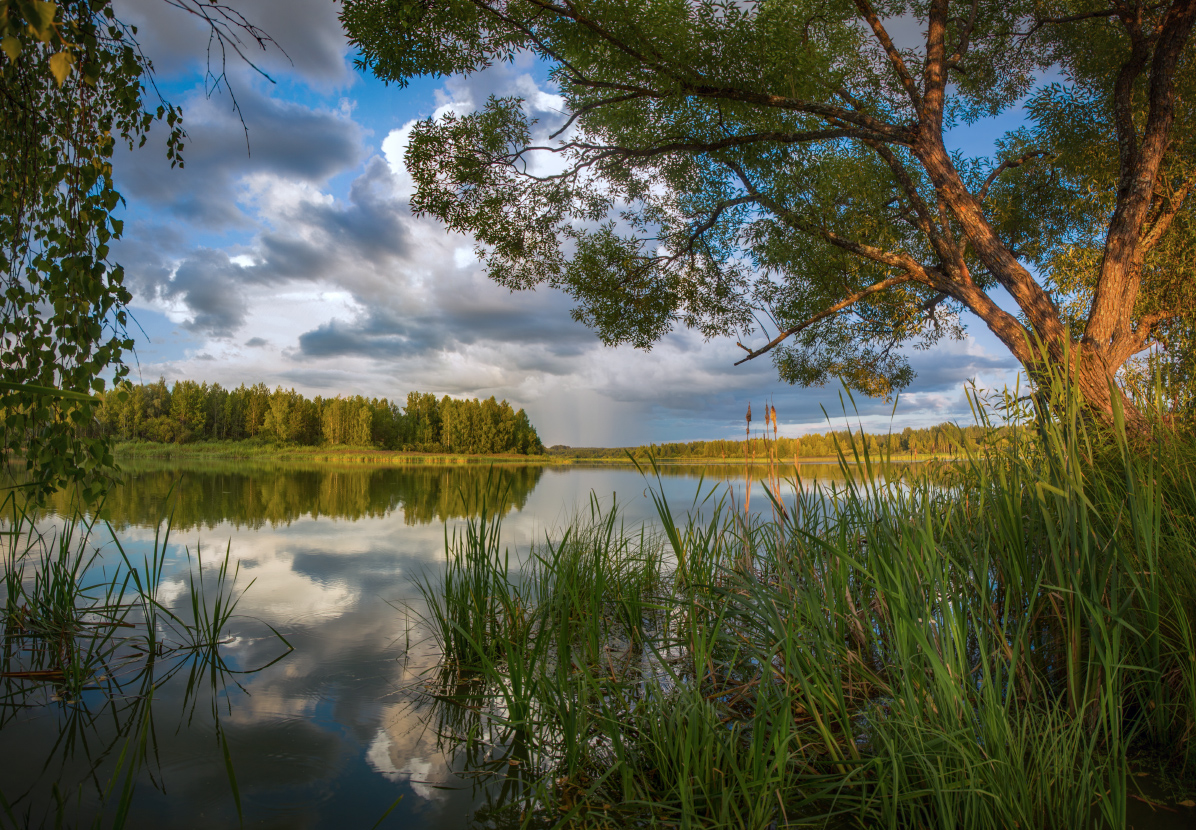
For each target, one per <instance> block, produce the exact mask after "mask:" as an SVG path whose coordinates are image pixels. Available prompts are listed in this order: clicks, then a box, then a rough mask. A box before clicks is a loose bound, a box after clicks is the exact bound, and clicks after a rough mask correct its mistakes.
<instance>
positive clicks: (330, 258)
mask: <svg viewBox="0 0 1196 830" xmlns="http://www.w3.org/2000/svg"><path fill="white" fill-rule="evenodd" d="M390 179H391V173H390V169H389V168H388V167H387V166H386V164H385V162H383V161H381V160H380V159H374V160H373V161H372V162H371V163H369V164H367V165H366V167H365V170H364V171H363V173H362V174H361V175H360V176H359V177H358V178H357V180H356V181H355V182H354V184H353V185H352V187H350V189H349V198H348V200H346V201H338V202H334V201H331V200H325V199H323V198H322V197H317V198H315V199H301V200H299V201H297V202H294V203H289V204H287V205H286V206H284V207H281V208H277V211H278V212H277V215H274V216H272V217H270V221H271V223H272V224H273V225H275V227H274V228H271V229H268V230H266V231H264V232H262V233H260V234H259V235H258V237H257V238H256V240H255V242H254V244H253V245H252V246H250V247H249V248H245V249H244V250H247V251H251V252H252V263H251V264H238V263H237V262H234V261H233V260H232V259H231V258H230V256H229V253H228V252H225V251H217V250H211V249H209V248H202V247H184V245H183V244H181V241H180V240H179V239H178V238H177V237H176V236H174V235H172V234H160V233H159V231H160V228H159V227H158V226H156V225H150V224H149V223H148V222H145V221H142V222H140V223H137V224H135V225H134V229H133V232H132V234H130V238H129V239H126V240H124V241H122V242H120V243H119V244H118V247H117V250H116V253H117V258H118V259H119V261H120V262H121V263H122V264H123V265H124V266H125V270H126V273H127V274H128V275H129V276H128V284H129V286H130V288H131V289H132V291H133V293H134V295H135V297H137V299H138V300H139V301H141V302H152V301H154V300H160V301H164V302H167V303H169V304H173V305H174V306H175V307H176V308H177V307H178V306H179V304H181V305H182V306H183V307H184V308H185V310H186V311H188V312H189V313H190V315H191V316H192V319H191V320H190V322H188V323H186V324H185V325H186V327H187V328H189V329H191V330H192V331H196V332H200V333H205V334H210V335H212V336H215V337H229V336H231V335H232V334H233V333H234V332H235V331H236V330H237V329H238V327H239V326H241V325H242V324H243V323H244V322H245V319H246V317H247V315H248V314H249V312H250V310H251V309H250V304H251V303H252V302H254V301H255V300H254V298H253V296H252V295H253V294H254V289H260V288H262V287H270V286H276V285H280V284H282V283H285V282H288V281H298V282H315V281H326V282H330V283H333V284H337V285H351V284H352V283H353V282H354V280H362V281H364V282H365V283H366V285H365V286H364V287H358V288H356V289H353V288H351V289H350V290H354V291H355V292H356V293H357V294H360V295H361V297H360V301H361V302H362V303H363V304H364V305H371V306H372V305H377V303H378V302H380V301H383V300H385V299H386V297H387V295H388V293H389V291H390V289H391V287H392V285H393V283H394V282H395V280H396V279H398V275H399V272H400V265H401V262H400V257H401V255H402V254H403V253H404V252H405V251H407V249H408V248H409V247H410V242H409V240H408V236H409V231H408V230H407V228H406V225H405V220H408V221H409V220H410V212H409V211H408V209H407V207H406V205H405V204H403V203H402V202H400V201H399V200H396V199H394V198H393V197H391V198H387V197H386V193H387V186H388V183H389V182H390ZM178 248H183V250H182V251H181V252H180V254H179V255H175V254H174V250H177V249H178ZM172 249H173V250H172ZM363 274H366V275H367V277H368V278H366V277H363V276H362V275H363ZM369 291H375V292H377V294H376V295H374V294H370V293H367V292H369ZM259 301H260V300H259Z"/></svg>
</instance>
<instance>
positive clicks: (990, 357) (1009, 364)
mask: <svg viewBox="0 0 1196 830" xmlns="http://www.w3.org/2000/svg"><path fill="white" fill-rule="evenodd" d="M910 365H911V366H913V368H914V371H915V372H917V373H918V377H917V379H916V380H915V381H914V383H913V384H912V385H911V390H912V391H917V392H939V391H943V390H946V389H957V388H958V387H959V385H960V384H961V383H963V382H965V381H968V380H971V379H972V378H974V377H976V376H978V375H992V374H995V373H1001V372H1005V373H1015V372H1017V370H1018V368H1019V367H1020V365H1021V364H1019V363H1018V362H1017V358H1015V357H1014V356H1013V355H1012V354H1011V353H1009V352H998V353H996V354H972V353H969V352H966V351H963V350H962V344H961V343H958V342H947V343H944V344H943V346H942V347H940V348H938V349H933V350H930V351H926V352H913V353H911V354H910Z"/></svg>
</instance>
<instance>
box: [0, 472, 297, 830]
mask: <svg viewBox="0 0 1196 830" xmlns="http://www.w3.org/2000/svg"><path fill="white" fill-rule="evenodd" d="M96 512H97V513H98V512H99V511H98V510H97V511H96ZM0 513H2V514H3V516H4V522H3V534H2V535H0V554H2V559H3V568H4V571H3V588H4V597H3V606H2V608H3V617H2V620H0V638H2V642H3V651H2V657H0V728H3V727H4V726H5V725H7V724H9V723H11V722H14V721H16V720H17V719H19V718H21V717H24V716H26V714H27V713H29V712H30V711H42V710H48V713H47V714H48V715H49V716H50V717H56V718H57V719H58V722H59V729H60V735H59V739H58V741H57V743H56V744H55V745H54V746H53V747H52V748H51V749H50V751H49V754H48V755H47V757H45V758H43V759H40V761H41V765H42V770H43V773H46V774H52V771H53V770H54V769H55V768H58V769H60V770H61V769H66V768H68V766H69V767H71V768H79V767H80V766H81V767H82V769H83V770H85V773H84V774H83V776H82V777H81V778H80V780H79V782H78V783H77V784H75V783H72V782H70V781H66V780H53V781H51V782H49V783H48V786H49V789H50V791H51V794H52V796H53V797H52V798H45V799H39V798H38V797H37V794H39V793H42V791H43V790H44V787H42V786H40V785H39V786H35V787H33V788H31V789H28V790H26V791H25V792H23V793H22V794H21V795H20V796H19V797H12V798H10V797H9V796H11V793H8V794H7V795H6V794H5V793H4V790H5V789H6V787H5V786H3V785H0V826H10V825H11V826H13V827H20V826H47V825H49V824H53V825H54V826H82V825H83V824H88V825H91V824H94V825H95V826H101V824H103V825H105V826H106V825H107V824H108V823H109V820H110V822H111V826H112V827H115V828H119V827H122V826H124V825H125V823H126V821H127V820H128V818H129V814H130V809H131V806H132V802H133V798H134V795H135V792H136V789H137V786H138V784H139V783H141V782H144V781H145V780H146V778H147V777H148V779H149V780H150V781H152V782H153V783H154V784H155V785H157V786H161V784H162V778H161V770H160V769H159V770H153V769H151V768H152V767H154V766H155V765H156V756H157V748H156V747H157V743H156V737H155V735H156V732H155V726H154V720H155V711H156V708H157V707H156V706H155V697H156V693H157V692H158V691H159V690H160V689H161V688H163V686H164V685H165V684H167V683H171V682H176V683H179V682H185V684H186V687H185V690H184V700H185V702H184V709H188V708H189V709H190V711H188V712H186V713H185V715H186V717H187V718H188V719H190V718H191V717H192V715H193V710H194V703H195V701H196V699H197V698H198V697H199V696H201V695H205V694H206V695H207V696H208V697H209V699H210V700H211V701H212V704H213V705H212V720H211V723H210V726H211V728H212V729H213V731H214V733H215V736H216V738H217V740H218V742H219V745H220V747H221V751H222V754H223V757H224V762H225V767H226V771H227V774H228V779H229V785H230V790H231V793H232V796H233V799H234V802H235V804H236V807H237V811H238V814H240V810H241V804H240V795H239V791H238V788H237V779H236V774H235V770H234V768H233V763H232V756H231V753H230V751H229V747H228V741H227V737H226V735H225V733H224V730H223V728H222V727H221V723H220V712H219V710H218V709H217V707H216V701H217V700H218V699H220V698H221V697H222V695H223V692H224V690H225V687H226V685H227V684H228V683H229V682H230V681H232V682H235V675H238V674H244V673H248V672H250V671H256V670H257V669H256V668H250V669H240V668H238V669H233V668H232V667H230V666H229V665H228V664H227V663H226V662H225V656H224V653H223V651H222V649H221V647H222V646H223V645H224V644H225V643H226V642H227V641H228V639H229V638H228V630H229V625H230V622H231V620H232V618H233V615H234V612H235V608H236V603H237V600H238V598H239V596H240V595H241V593H243V589H240V588H238V587H237V586H236V585H235V581H236V576H237V572H236V568H235V567H231V568H230V563H231V562H232V558H231V550H229V549H226V550H225V555H224V557H223V559H222V561H220V562H218V563H216V564H215V567H208V566H205V564H204V562H203V561H202V559H201V558H200V557H199V551H198V549H197V551H196V559H195V561H194V562H191V561H190V559H189V565H190V566H191V567H190V568H189V576H188V580H189V581H188V588H189V597H188V598H187V602H186V604H185V605H186V610H184V611H182V612H181V613H180V612H176V611H175V610H174V609H172V608H171V607H168V606H167V605H165V604H164V603H163V602H162V601H161V599H160V596H161V594H160V587H161V580H162V576H163V572H164V568H165V565H166V562H167V554H168V547H169V540H170V520H169V519H168V520H167V521H166V522H165V523H164V525H161V526H160V528H159V532H158V533H156V534H155V538H154V542H153V545H152V547H151V548H150V549H149V550H148V551H147V553H146V554H145V555H144V556H143V557H142V560H141V562H139V563H135V562H134V561H133V559H132V558H131V557H130V556H129V554H128V553H127V552H126V551H125V549H124V547H123V546H122V544H121V542H120V540H119V538H118V537H117V536H116V534H115V533H114V532H113V531H112V529H111V527H108V528H107V530H108V534H109V535H110V537H111V538H110V540H109V541H110V543H111V545H112V547H111V548H110V549H108V550H105V549H104V548H105V542H104V540H102V539H101V538H99V537H100V535H101V534H99V533H98V532H97V522H96V521H95V519H94V518H91V517H90V516H88V515H87V514H84V513H81V512H78V513H76V514H74V515H73V516H69V517H66V518H64V519H58V520H56V519H54V518H52V517H44V518H45V520H44V521H43V520H40V519H39V518H38V517H37V516H36V515H34V514H33V513H32V512H30V511H29V510H27V509H26V508H25V507H24V506H23V504H22V503H21V502H20V500H19V499H18V498H16V496H15V491H11V490H10V491H9V495H8V496H7V498H6V499H5V500H4V501H3V503H2V504H0ZM188 556H189V555H188ZM245 587H246V588H247V587H248V586H245ZM188 612H189V613H188ZM188 617H189V619H188ZM274 634H275V635H276V636H277V637H278V639H279V642H280V644H281V645H282V646H283V647H284V648H283V650H282V651H281V653H280V654H279V656H278V657H276V658H275V660H274V661H272V662H276V661H277V660H278V659H281V658H282V657H283V656H285V655H286V654H287V653H288V652H289V651H290V646H289V644H288V643H287V642H286V640H285V639H284V638H282V637H281V635H278V633H277V632H274ZM176 678H177V679H176ZM85 693H86V694H87V696H86V697H85ZM225 699H226V700H227V697H225ZM43 716H44V715H43ZM31 763H35V761H34V760H33V759H31ZM147 770H148V775H147ZM88 791H90V794H89V795H87V797H85V793H87V792H88ZM97 800H98V803H99V806H98V807H97V806H96V804H95V802H96V801H97ZM97 810H98V812H96V811H97Z"/></svg>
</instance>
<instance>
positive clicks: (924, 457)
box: [113, 439, 957, 467]
mask: <svg viewBox="0 0 1196 830" xmlns="http://www.w3.org/2000/svg"><path fill="white" fill-rule="evenodd" d="M113 454H114V455H115V456H116V458H117V460H118V461H119V460H120V459H139V458H146V459H177V460H191V459H197V460H199V459H205V458H212V459H244V460H260V461H308V462H318V463H333V464H336V463H340V464H550V465H555V466H610V465H613V466H630V465H633V464H635V463H637V461H638V462H640V463H643V462H646V461H647V458H648V454H647V452H646V451H644V449H643V448H642V447H629V448H626V449H621V448H614V449H611V448H597V449H592V448H584V447H579V448H570V449H568V450H552V451H549V452H546V453H544V454H542V455H520V454H518V453H503V454H499V455H464V454H460V453H456V454H454V453H421V452H401V451H397V450H379V449H374V448H371V447H346V446H328V447H308V446H301V445H297V444H280V443H275V442H268V441H256V440H252V439H250V440H243V441H201V442H196V443H192V444H163V443H158V442H153V441H124V442H120V443H118V444H116V445H115V446H114V448H113ZM954 458H957V456H951V455H947V454H938V455H935V454H928V453H893V454H892V455H891V456H889V460H890V461H892V462H894V463H911V462H913V463H920V462H927V461H943V460H952V459H954ZM799 460H800V463H802V464H835V463H838V458H837V457H835V456H802V457H801V458H800V459H799ZM792 461H793V460H792V459H784V458H782V459H780V460H779V463H781V464H786V465H789V464H792ZM657 463H659V464H662V465H688V466H705V465H711V466H713V465H737V466H741V467H742V466H749V465H750V466H753V467H759V466H768V465H769V464H770V463H777V462H773V461H770V458H769V456H768V455H765V454H760V455H755V456H752V457H746V458H745V457H734V456H732V457H727V458H674V459H659V460H658V462H657Z"/></svg>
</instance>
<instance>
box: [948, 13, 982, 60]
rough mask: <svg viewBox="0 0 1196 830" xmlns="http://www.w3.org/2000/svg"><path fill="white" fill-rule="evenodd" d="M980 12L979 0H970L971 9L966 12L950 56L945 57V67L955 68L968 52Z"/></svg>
mask: <svg viewBox="0 0 1196 830" xmlns="http://www.w3.org/2000/svg"><path fill="white" fill-rule="evenodd" d="M979 13H980V0H972V10H971V12H970V13H969V14H968V19H967V20H966V21H965V22H964V24H963V28H962V29H961V30H960V32H959V41H958V42H957V43H956V44H955V51H954V52H952V53H951V57H949V58H947V68H948V69H955V68H957V67H958V66H959V64H960V62H961V61H963V59H964V57H965V56H966V55H967V54H968V47H969V46H970V45H971V41H972V32H973V31H975V29H976V15H978V14H979Z"/></svg>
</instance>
